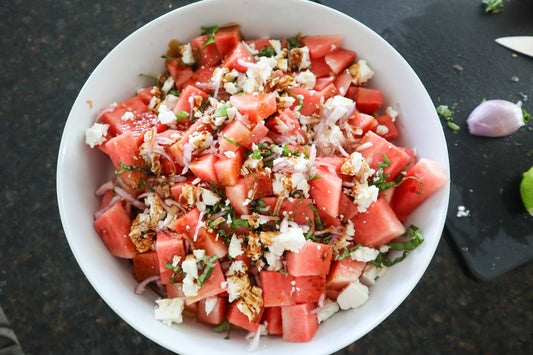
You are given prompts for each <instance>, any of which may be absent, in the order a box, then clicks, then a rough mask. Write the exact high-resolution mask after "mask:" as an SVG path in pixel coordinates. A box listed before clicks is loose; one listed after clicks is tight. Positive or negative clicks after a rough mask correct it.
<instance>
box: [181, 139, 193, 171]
mask: <svg viewBox="0 0 533 355" xmlns="http://www.w3.org/2000/svg"><path fill="white" fill-rule="evenodd" d="M191 161H192V144H191V143H185V144H184V145H183V164H184V165H185V167H184V168H183V171H182V172H181V174H182V175H183V174H185V173H186V172H187V171H188V170H189V164H191Z"/></svg>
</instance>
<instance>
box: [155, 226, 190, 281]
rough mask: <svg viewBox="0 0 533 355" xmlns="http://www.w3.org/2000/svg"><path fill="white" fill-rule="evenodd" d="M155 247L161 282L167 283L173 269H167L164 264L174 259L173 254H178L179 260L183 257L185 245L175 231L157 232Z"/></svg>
mask: <svg viewBox="0 0 533 355" xmlns="http://www.w3.org/2000/svg"><path fill="white" fill-rule="evenodd" d="M155 249H156V251H157V260H158V262H159V273H160V274H161V283H163V284H168V283H170V279H171V277H172V274H173V271H172V270H169V269H168V268H167V267H166V266H165V265H166V263H168V262H170V263H172V262H173V261H174V256H178V257H179V258H180V260H183V259H184V258H185V245H184V243H183V239H182V238H181V237H180V236H179V235H178V234H176V233H171V232H158V233H157V238H156V242H155Z"/></svg>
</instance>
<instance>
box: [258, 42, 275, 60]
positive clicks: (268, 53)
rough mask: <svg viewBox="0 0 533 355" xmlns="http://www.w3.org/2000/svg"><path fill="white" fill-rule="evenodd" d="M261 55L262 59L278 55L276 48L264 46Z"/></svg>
mask: <svg viewBox="0 0 533 355" xmlns="http://www.w3.org/2000/svg"><path fill="white" fill-rule="evenodd" d="M259 55H260V56H262V57H273V56H275V55H276V51H275V50H274V48H272V47H270V46H267V45H264V46H263V48H261V50H260V51H259Z"/></svg>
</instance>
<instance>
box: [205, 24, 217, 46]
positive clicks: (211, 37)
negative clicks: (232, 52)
mask: <svg viewBox="0 0 533 355" xmlns="http://www.w3.org/2000/svg"><path fill="white" fill-rule="evenodd" d="M217 32H218V26H211V27H205V26H202V35H208V36H207V39H206V41H205V43H204V45H203V46H202V49H204V48H205V47H207V46H208V45H210V44H211V43H215V34H216V33H217Z"/></svg>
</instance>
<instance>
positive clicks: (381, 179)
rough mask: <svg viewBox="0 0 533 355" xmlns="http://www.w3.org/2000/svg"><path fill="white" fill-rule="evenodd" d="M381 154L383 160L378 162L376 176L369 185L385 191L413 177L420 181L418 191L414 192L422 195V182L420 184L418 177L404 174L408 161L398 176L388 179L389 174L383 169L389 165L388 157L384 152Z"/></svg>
mask: <svg viewBox="0 0 533 355" xmlns="http://www.w3.org/2000/svg"><path fill="white" fill-rule="evenodd" d="M382 154H383V161H382V162H381V163H379V164H378V171H377V172H376V174H377V176H376V177H375V178H374V179H373V180H372V181H371V182H370V185H374V186H376V187H377V188H378V189H379V191H380V192H381V191H385V190H387V189H392V188H393V187H396V186H398V185H401V184H402V183H403V182H404V181H405V180H407V179H414V180H416V181H418V182H419V183H420V191H417V192H416V193H417V194H418V195H422V193H423V192H424V184H422V181H420V179H418V178H417V177H415V176H405V175H404V172H405V170H406V169H407V167H408V166H409V164H410V163H407V164H406V165H405V166H404V167H403V169H402V171H401V172H400V173H399V174H398V177H397V178H396V180H394V181H388V179H389V177H390V174H385V172H384V171H385V169H386V168H388V167H389V166H390V165H391V162H390V159H389V158H388V157H387V155H386V154H385V153H382Z"/></svg>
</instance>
